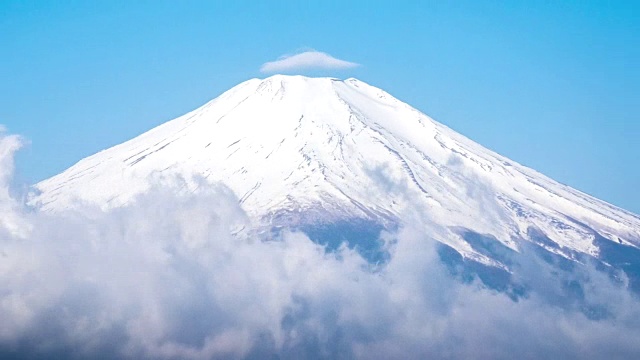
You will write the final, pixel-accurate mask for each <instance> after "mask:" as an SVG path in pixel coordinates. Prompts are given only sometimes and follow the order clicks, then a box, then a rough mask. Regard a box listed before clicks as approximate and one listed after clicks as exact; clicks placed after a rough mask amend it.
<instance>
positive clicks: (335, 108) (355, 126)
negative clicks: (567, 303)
mask: <svg viewBox="0 0 640 360" xmlns="http://www.w3.org/2000/svg"><path fill="white" fill-rule="evenodd" d="M167 174H180V175H181V176H183V177H184V178H185V179H187V185H186V186H191V187H193V189H194V190H195V189H196V188H197V187H198V186H202V182H203V181H204V183H206V182H211V183H214V182H222V183H224V184H225V185H227V186H228V187H229V188H231V189H232V190H233V191H234V192H235V194H236V195H237V197H238V198H239V201H240V203H241V205H242V207H243V208H244V209H245V210H246V211H247V213H248V214H249V215H250V217H251V218H252V220H253V221H254V222H255V224H256V227H257V228H259V227H261V228H274V227H279V226H293V227H297V228H302V229H304V228H308V229H311V230H310V233H313V232H315V233H322V231H324V230H327V229H328V231H329V233H331V231H330V230H331V229H332V228H331V226H332V224H333V225H335V226H334V228H333V229H334V230H336V231H338V232H340V231H342V230H344V229H346V230H344V231H345V232H349V231H352V232H353V231H354V229H353V226H352V227H351V228H349V224H364V226H362V228H367V229H372V228H376V226H378V228H379V229H381V228H383V227H387V228H389V227H393V226H395V225H396V224H399V223H402V221H410V222H412V223H413V224H419V226H422V227H423V228H425V229H428V233H429V234H431V236H432V237H433V238H435V239H436V240H438V241H439V242H441V243H442V244H444V245H443V246H444V248H443V249H445V250H447V251H451V250H453V249H455V252H452V253H451V254H454V253H455V254H456V255H455V256H458V255H462V256H460V258H461V259H466V260H465V261H474V262H478V263H481V264H484V265H489V266H493V267H496V268H503V269H504V268H508V263H509V261H508V260H505V259H504V258H503V255H504V253H522V251H523V250H524V249H525V248H526V247H528V246H534V247H535V248H536V249H539V250H543V251H545V252H547V253H548V254H551V255H553V256H554V257H557V258H558V259H560V260H561V261H578V262H582V261H585V260H584V259H586V258H599V259H600V260H602V262H603V263H605V264H612V265H615V263H616V262H619V267H623V268H624V266H627V265H628V264H629V263H630V261H635V258H633V257H634V256H636V255H635V254H637V251H638V250H637V249H638V246H639V245H640V218H639V217H638V216H636V215H634V214H631V213H629V212H626V211H624V210H622V209H619V208H617V207H615V206H612V205H610V204H608V203H606V202H603V201H600V200H598V199H595V198H593V197H591V196H589V195H586V194H584V193H582V192H580V191H577V190H574V189H572V188H570V187H568V186H565V185H562V184H559V183H558V182H556V181H553V180H551V179H549V178H548V177H546V176H544V175H542V174H540V173H538V172H536V171H534V170H531V169H529V168H526V167H524V166H521V165H519V164H517V163H516V162H514V161H511V160H509V159H507V158H505V157H503V156H500V155H498V154H496V153H494V152H492V151H490V150H488V149H486V148H484V147H482V146H480V145H478V144H476V143H475V142H473V141H471V140H469V139H468V138H466V137H464V136H462V135H460V134H458V133H456V132H454V131H453V130H451V129H449V128H447V127H446V126H444V125H442V124H439V123H437V122H435V121H434V120H432V119H431V118H429V117H428V116H426V115H424V114H422V113H421V112H419V111H417V110H416V109H414V108H412V107H411V106H409V105H407V104H405V103H403V102H401V101H399V100H397V99H395V98H394V97H393V96H391V95H389V94H388V93H386V92H384V91H382V90H380V89H378V88H375V87H373V86H370V85H368V84H366V83H364V82H362V81H359V80H356V79H347V80H344V81H342V80H337V79H331V78H306V77H301V76H282V75H276V76H273V77H270V78H267V79H265V80H260V79H252V80H249V81H246V82H243V83H241V84H239V85H237V86H236V87H234V88H232V89H230V90H228V91H227V92H225V93H224V94H222V95H220V96H219V97H218V98H216V99H214V100H212V101H210V102H208V103H206V104H205V105H203V106H202V107H200V108H198V109H196V110H194V111H192V112H190V113H188V114H186V115H184V116H181V117H179V118H177V119H175V120H172V121H169V122H167V123H165V124H163V125H160V126H158V127H157V128H155V129H153V130H151V131H149V132H147V133H145V134H142V135H140V136H138V137H136V138H134V139H132V140H130V141H127V142H125V143H123V144H121V145H118V146H115V147H113V148H110V149H107V150H104V151H102V152H100V153H98V154H95V155H93V156H90V157H88V158H86V159H83V160H81V161H80V162H78V163H77V164H76V165H74V166H72V167H71V168H70V169H68V170H66V171H65V172H63V173H61V174H59V175H57V176H54V177H52V178H50V179H48V180H45V181H43V182H41V183H39V184H37V185H36V188H37V190H38V191H39V193H38V194H37V195H34V197H33V198H32V204H34V205H35V206H39V207H41V208H42V209H43V210H46V211H62V210H65V209H68V208H73V207H75V206H77V204H78V203H79V201H80V202H89V203H94V204H97V205H98V206H100V207H102V208H105V209H106V208H110V207H118V206H122V205H123V204H126V203H128V202H130V201H135V196H136V195H137V194H141V193H143V192H145V191H147V190H148V189H149V187H150V184H152V183H153V182H154V181H157V179H158V178H160V177H162V176H164V175H167ZM203 179H204V180H203ZM195 191H197V190H195ZM336 224H338V225H336ZM371 224H373V225H374V226H373V227H372V226H371ZM323 229H324V230H323ZM341 229H342V230H341ZM355 231H356V232H357V229H356V230H355ZM360 246H364V247H366V244H360ZM501 254H502V255H501ZM629 254H631V255H629ZM625 256H627V257H629V256H631V257H632V259H631V260H630V259H628V258H625ZM625 264H627V265H625ZM639 264H640V263H636V264H635V265H639ZM630 272H633V271H631V270H630Z"/></svg>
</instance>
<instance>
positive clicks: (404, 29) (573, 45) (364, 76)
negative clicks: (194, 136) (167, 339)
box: [0, 0, 640, 213]
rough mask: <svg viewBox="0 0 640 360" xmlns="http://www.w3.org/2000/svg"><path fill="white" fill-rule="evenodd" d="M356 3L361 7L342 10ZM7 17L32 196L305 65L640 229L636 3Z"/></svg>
mask: <svg viewBox="0 0 640 360" xmlns="http://www.w3.org/2000/svg"><path fill="white" fill-rule="evenodd" d="M343 3H348V4H343ZM558 3H559V2H550V1H529V2H520V1H504V2H497V1H455V2H453V1H452V2H448V1H433V2H427V1H388V2H376V1H315V2H313V3H309V4H307V3H304V4H303V2H301V1H288V2H284V1H280V2H266V1H265V2H260V3H258V2H249V1H160V0H154V1H151V0H150V1H115V0H114V1H73V0H68V1H45V0H41V1H17V0H16V1H13V0H5V1H1V2H0V124H4V125H5V126H6V127H7V128H8V129H9V131H10V132H11V133H19V134H22V135H23V136H24V137H25V138H26V139H28V140H29V141H30V142H31V144H30V145H29V146H28V147H27V148H26V149H25V150H24V151H22V153H21V155H20V156H19V158H18V171H19V179H21V181H25V182H29V183H33V182H36V181H39V180H42V179H44V178H47V177H49V176H52V175H54V174H56V173H58V172H60V171H62V170H64V169H65V168H67V167H69V166H70V165H72V164H73V163H75V162H76V161H78V160H80V159H81V158H83V157H86V156H88V155H91V154H93V153H95V152H97V151H99V150H101V149H104V148H107V147H110V146H112V145H115V144H118V143H120V142H122V141H125V140H128V139H129V138H132V137H133V136H135V135H138V134H140V133H142V132H144V131H146V130H148V129H150V128H152V127H153V126H156V125H159V124H160V123H162V122H164V121H167V120H170V119H172V118H174V117H176V116H178V115H181V114H183V113H185V112H187V111H189V110H192V109H194V108H196V107H198V106H199V105H201V104H203V103H204V102H206V101H208V100H210V99H211V98H214V97H216V96H217V95H219V94H220V93H221V92H222V91H224V90H226V89H228V88H230V87H232V86H234V85H236V84H237V83H239V82H241V81H244V80H247V79H249V78H253V77H266V76H268V74H264V73H262V72H261V71H260V68H261V66H262V65H263V64H264V63H267V62H270V61H273V60H276V59H278V58H279V57H280V56H282V55H284V54H294V53H297V52H301V51H304V50H308V49H311V48H312V49H316V50H318V51H323V52H326V53H328V54H331V55H332V56H334V57H336V58H339V59H342V60H344V61H348V62H353V63H357V64H360V66H358V67H353V68H349V69H335V70H324V71H311V72H309V71H303V72H302V73H303V74H306V75H330V76H336V77H345V78H346V77H357V78H359V79H361V80H363V81H365V82H368V83H370V84H372V85H374V86H377V87H380V88H383V89H384V90H386V91H388V92H390V93H391V94H392V95H394V96H396V97H398V98H399V99H401V100H403V101H405V102H407V103H409V104H411V105H412V106H414V107H416V108H418V109H419V110H421V111H423V112H425V113H426V114H428V115H430V116H431V117H433V118H435V119H436V120H438V121H440V122H442V123H444V124H446V125H448V126H450V127H452V128H453V129H455V130H457V131H459V132H461V133H462V134H464V135H466V136H468V137H470V138H471V139H473V140H475V141H477V142H479V143H481V144H483V145H484V146H486V147H489V148H491V149H493V150H495V151H497V152H499V153H501V154H503V155H505V156H507V157H509V158H511V159H513V160H515V161H518V162H520V163H522V164H524V165H527V166H530V167H532V168H534V169H536V170H538V171H541V172H542V173H544V174H546V175H548V176H550V177H552V178H554V179H556V180H558V181H560V182H563V183H566V184H569V185H571V186H573V187H575V188H577V189H580V190H582V191H585V192H587V193H589V194H592V195H594V196H597V197H599V198H602V199H604V200H606V201H609V202H611V203H613V204H616V205H618V206H621V207H623V208H626V209H628V210H631V211H633V212H635V213H640V190H638V187H639V186H640V166H639V164H640V150H639V146H638V143H639V138H640V115H639V114H640V111H639V110H640V109H639V108H640V2H639V1H623V0H621V1H601V2H594V1H563V2H562V4H558Z"/></svg>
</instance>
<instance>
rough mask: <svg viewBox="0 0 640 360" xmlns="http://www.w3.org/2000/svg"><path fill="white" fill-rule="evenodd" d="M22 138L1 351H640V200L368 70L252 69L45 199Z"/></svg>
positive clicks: (4, 145)
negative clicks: (490, 139) (498, 143)
mask: <svg viewBox="0 0 640 360" xmlns="http://www.w3.org/2000/svg"><path fill="white" fill-rule="evenodd" d="M18 145H19V139H18V138H17V137H11V136H6V135H3V136H2V137H1V138H0V174H6V176H0V180H1V181H2V183H1V184H0V187H1V188H0V211H2V213H1V214H0V215H1V217H0V218H1V219H3V221H0V255H1V256H0V289H1V290H0V319H2V321H1V322H0V358H30V359H33V358H43V359H44V358H53V357H55V358H71V359H74V358H106V359H110V358H113V359H133V358H135V359H141V358H142V359H177V358H179V359H218V358H234V359H235V358H238V359H244V358H247V359H261V358H302V359H305V358H312V359H318V358H320V359H323V358H327V359H336V358H337V359H340V358H348V359H351V358H359V359H378V358H381V359H382V358H400V357H405V358H460V359H488V358H490V359H511V358H513V357H514V356H516V355H515V354H517V356H519V357H522V358H532V359H537V358H563V359H572V358H573V359H582V358H585V357H590V358H634V357H637V355H638V354H640V345H638V342H637V339H638V337H639V336H640V320H639V319H640V306H639V305H638V298H637V296H638V295H637V294H638V288H637V285H638V282H637V281H638V277H637V276H638V271H637V269H638V267H637V266H638V265H639V264H640V262H639V261H638V260H637V245H638V239H639V237H638V233H637V232H638V230H639V227H638V221H640V220H639V219H638V217H637V216H636V215H633V214H630V213H628V212H625V211H624V210H621V209H618V208H615V207H613V206H612V205H609V204H606V203H604V202H602V201H599V200H597V199H594V198H592V197H589V196H588V195H585V194H583V193H580V192H578V191H576V190H574V189H571V188H569V187H566V186H563V185H560V184H558V183H556V182H554V181H553V180H551V179H549V178H546V177H544V176H543V175H541V174H539V173H537V172H535V171H533V170H531V169H527V168H525V167H523V166H521V165H518V164H517V163H515V162H513V161H511V160H508V159H506V158H504V157H502V156H500V155H498V154H495V153H493V152H491V151H489V150H487V149H485V148H483V147H481V146H480V145H478V144H475V143H473V142H472V141H471V140H469V139H467V138H465V137H463V136H462V135H459V134H457V133H455V132H453V131H452V130H451V129H449V128H447V127H445V126H444V125H442V124H439V123H437V122H435V121H433V120H432V119H430V118H428V117H427V116H426V115H424V114H422V113H420V112H419V111H417V110H415V109H413V108H411V107H410V106H409V105H407V104H404V103H402V102H400V101H399V100H397V99H395V98H393V97H392V96H391V95H389V94H388V93H386V92H384V91H382V90H380V89H377V88H375V87H372V86H370V85H368V84H366V83H364V82H362V81H359V80H356V79H348V80H344V81H341V80H337V79H325V78H322V79H312V78H304V77H286V76H274V77H271V78H268V79H264V80H261V79H252V80H249V81H247V82H244V83H242V84H240V85H238V86H237V87H234V88H233V89H230V90H229V91H227V92H225V93H224V94H222V95H221V96H220V97H218V98H216V99H214V100H212V101H211V102H209V103H207V104H205V105H203V106H202V107H200V108H199V109H196V110H194V111H193V112H190V113H188V114H186V115H184V116H182V117H180V118H178V119H176V120H173V121H170V122H168V123H166V124H164V125H161V126H160V127H158V128H156V129H153V130H151V131H149V132H147V133H145V134H142V135H141V136H139V137H137V138H135V139H132V140H130V141H128V142H126V143H123V144H121V145H118V146H116V147H114V148H111V149H107V150H105V151H102V152H100V153H98V154H96V155H93V156H91V157H88V158H86V159H84V160H81V161H80V162H78V163H77V164H76V165H74V166H73V167H72V168H70V169H69V170H67V171H65V172H63V173H62V174H60V175H57V176H55V177H53V178H51V179H48V180H46V181H44V182H42V183H40V184H37V185H36V186H35V188H34V192H33V193H32V194H31V196H30V198H29V200H28V203H26V204H25V203H22V202H20V201H18V200H17V198H14V197H12V196H10V194H11V192H9V190H8V189H9V183H10V181H11V174H12V169H13V165H12V164H13V153H14V152H15V151H16V150H17V148H18ZM2 194H6V196H5V195H2ZM6 219H10V221H6Z"/></svg>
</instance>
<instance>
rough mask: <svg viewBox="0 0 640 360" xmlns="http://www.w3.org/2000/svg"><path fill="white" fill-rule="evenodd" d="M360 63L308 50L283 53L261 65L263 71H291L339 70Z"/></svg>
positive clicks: (353, 66) (356, 65)
mask: <svg viewBox="0 0 640 360" xmlns="http://www.w3.org/2000/svg"><path fill="white" fill-rule="evenodd" d="M358 66H360V64H357V63H354V62H351V61H346V60H341V59H337V58H335V57H333V56H331V55H329V54H327V53H324V52H321V51H316V50H308V51H304V52H301V53H297V54H293V55H283V56H281V57H279V58H278V59H277V60H274V61H269V62H266V63H264V64H262V66H261V67H260V71H261V72H263V73H276V72H291V71H298V70H313V69H316V70H318V69H319V70H338V69H351V68H355V67H358Z"/></svg>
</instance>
